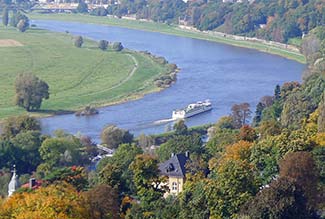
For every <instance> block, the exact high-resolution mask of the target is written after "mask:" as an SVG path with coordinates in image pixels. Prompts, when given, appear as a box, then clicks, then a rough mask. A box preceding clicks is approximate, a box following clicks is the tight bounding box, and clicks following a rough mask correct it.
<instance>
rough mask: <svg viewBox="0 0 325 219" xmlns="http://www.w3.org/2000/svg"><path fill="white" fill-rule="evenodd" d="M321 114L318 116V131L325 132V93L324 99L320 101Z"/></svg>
mask: <svg viewBox="0 0 325 219" xmlns="http://www.w3.org/2000/svg"><path fill="white" fill-rule="evenodd" d="M318 109H319V116H318V121H317V125H318V132H325V94H323V95H322V100H321V102H320V103H319V107H318Z"/></svg>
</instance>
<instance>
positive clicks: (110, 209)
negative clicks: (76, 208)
mask: <svg viewBox="0 0 325 219" xmlns="http://www.w3.org/2000/svg"><path fill="white" fill-rule="evenodd" d="M84 194H85V198H86V202H87V204H88V206H89V209H90V212H89V213H90V218H91V219H119V218H120V217H119V207H120V206H119V203H120V202H119V195H118V192H117V191H116V190H115V189H113V188H112V187H110V186H108V185H105V184H100V185H97V186H96V187H94V188H92V189H91V190H89V191H87V192H85V193H84Z"/></svg>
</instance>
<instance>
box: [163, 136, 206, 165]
mask: <svg viewBox="0 0 325 219" xmlns="http://www.w3.org/2000/svg"><path fill="white" fill-rule="evenodd" d="M186 151H188V152H190V153H198V154H200V153H203V151H204V148H203V147H202V140H201V136H200V135H198V134H194V135H176V136H174V137H173V138H171V139H169V140H168V141H167V142H166V143H164V144H162V145H160V147H159V148H158V150H157V155H158V157H159V160H160V161H164V160H167V159H169V158H170V155H171V154H172V153H174V154H177V153H185V152H186Z"/></svg>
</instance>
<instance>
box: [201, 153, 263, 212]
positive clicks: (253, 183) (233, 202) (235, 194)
mask: <svg viewBox="0 0 325 219" xmlns="http://www.w3.org/2000/svg"><path fill="white" fill-rule="evenodd" d="M209 164H210V167H211V168H210V169H211V170H212V176H211V179H209V180H208V182H207V183H206V194H207V200H208V207H209V210H210V217H211V218H230V217H232V218H237V217H236V214H237V213H238V212H239V210H240V206H241V205H242V204H244V203H246V202H247V201H248V200H249V199H250V198H251V197H253V196H254V195H255V194H256V192H257V191H258V187H259V183H258V180H257V174H256V172H255V171H254V167H253V166H252V165H251V164H249V163H248V162H247V161H242V160H233V159H231V160H228V161H226V162H223V163H222V165H218V164H217V165H216V164H212V162H211V161H210V162H209Z"/></svg>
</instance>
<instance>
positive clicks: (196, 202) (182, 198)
mask: <svg viewBox="0 0 325 219" xmlns="http://www.w3.org/2000/svg"><path fill="white" fill-rule="evenodd" d="M205 187H206V181H204V180H202V179H201V180H198V181H194V182H191V181H186V183H185V185H184V190H183V191H182V192H181V193H180V195H179V202H180V212H179V214H180V216H179V218H182V219H185V218H191V219H207V218H209V215H210V211H209V208H208V200H207V194H206V189H205Z"/></svg>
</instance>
